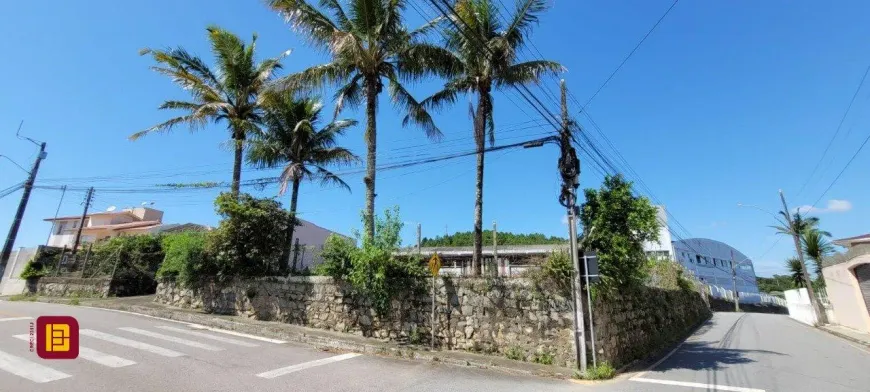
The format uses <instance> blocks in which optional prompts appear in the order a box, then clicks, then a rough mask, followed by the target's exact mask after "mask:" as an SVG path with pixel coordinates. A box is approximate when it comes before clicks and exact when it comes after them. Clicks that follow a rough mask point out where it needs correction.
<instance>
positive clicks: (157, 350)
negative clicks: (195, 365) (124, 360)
mask: <svg viewBox="0 0 870 392" xmlns="http://www.w3.org/2000/svg"><path fill="white" fill-rule="evenodd" d="M79 334H82V335H84V336H90V337H92V338H96V339H100V340H105V341H107V342H110V343H115V344H120V345H122V346H127V347H132V348H136V349H139V350H143V351H148V352H150V353H154V354H157V355H162V356H164V357H181V356H184V354H182V353H180V352H178V351H172V350H170V349H168V348H163V347H157V346H153V345H150V344H148V343H142V342H139V341H135V340H131V339H127V338H122V337H120V336H115V335H110V334H107V333H105V332H100V331H94V330H92V329H83V330H80V331H79Z"/></svg>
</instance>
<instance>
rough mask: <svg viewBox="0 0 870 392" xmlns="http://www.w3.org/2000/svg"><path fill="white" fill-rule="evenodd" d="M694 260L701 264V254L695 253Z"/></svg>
mask: <svg viewBox="0 0 870 392" xmlns="http://www.w3.org/2000/svg"><path fill="white" fill-rule="evenodd" d="M695 260H697V261H698V264H701V255H695Z"/></svg>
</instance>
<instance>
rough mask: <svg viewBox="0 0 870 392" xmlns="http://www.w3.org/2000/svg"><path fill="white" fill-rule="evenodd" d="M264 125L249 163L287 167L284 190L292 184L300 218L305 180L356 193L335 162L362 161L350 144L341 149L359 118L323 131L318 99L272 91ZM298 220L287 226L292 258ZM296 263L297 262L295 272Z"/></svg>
mask: <svg viewBox="0 0 870 392" xmlns="http://www.w3.org/2000/svg"><path fill="white" fill-rule="evenodd" d="M264 108H265V113H264V116H263V123H264V125H265V128H266V132H264V133H263V134H261V135H259V136H258V137H256V138H254V140H253V141H252V142H251V145H250V148H249V150H248V162H249V163H251V164H252V165H254V166H256V167H260V168H265V167H267V168H273V167H278V166H283V169H282V170H281V177H280V188H279V191H278V193H279V194H281V195H283V194H284V193H285V192H286V191H287V188H288V186H289V187H290V188H291V193H290V216H292V217H293V219H294V222H295V220H296V208H297V201H298V198H299V186H300V184H301V183H302V181H304V180H309V181H315V180H319V181H320V184H321V185H329V184H333V185H337V186H339V187H342V188H345V189H347V190H348V191H350V187H349V186H348V185H347V183H345V182H344V181H343V180H342V179H341V178H339V177H338V176H337V175H336V174H335V173H333V172H331V171H330V170H329V169H327V166H330V165H346V164H350V163H353V162H356V161H358V160H359V158H357V157H356V156H355V155H353V153H351V152H350V151H349V150H348V149H346V148H344V147H338V142H337V140H336V138H337V137H338V136H341V135H343V134H344V131H345V130H346V129H348V128H350V127H352V126H354V125H356V124H357V122H356V121H355V120H334V121H332V122H330V123H329V124H327V125H326V126H324V127H323V128H320V129H317V126H318V123H319V122H320V118H321V110H322V109H323V105H322V104H321V103H320V102H319V101H318V100H317V99H312V98H305V99H297V98H296V97H295V96H294V94H293V92H290V91H283V92H275V93H269V94H267V95H266V99H265V100H264ZM295 226H296V225H295V224H292V225H290V226H289V227H288V229H287V250H286V251H285V254H284V255H283V257H282V259H283V260H288V259H289V255H290V254H291V251H292V247H293V230H294V228H295ZM295 269H296V265H295V264H294V265H293V270H295Z"/></svg>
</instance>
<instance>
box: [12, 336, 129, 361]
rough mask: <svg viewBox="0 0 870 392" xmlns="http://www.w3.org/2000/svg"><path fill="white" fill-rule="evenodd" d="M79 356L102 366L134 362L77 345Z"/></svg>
mask: <svg viewBox="0 0 870 392" xmlns="http://www.w3.org/2000/svg"><path fill="white" fill-rule="evenodd" d="M14 338H16V339H21V340H24V341H29V340H30V335H15V336H14ZM79 358H81V359H84V360H87V361H91V362H96V363H98V364H100V365H103V366H108V367H113V368H119V367H124V366H130V365H135V364H136V362H133V361H131V360H129V359H124V358H121V357H116V356H114V355H109V354H106V353H103V352H100V351H97V350H93V349H90V348H87V347H82V346H79Z"/></svg>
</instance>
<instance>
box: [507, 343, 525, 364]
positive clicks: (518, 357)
mask: <svg viewBox="0 0 870 392" xmlns="http://www.w3.org/2000/svg"><path fill="white" fill-rule="evenodd" d="M504 356H505V357H506V358H507V359H513V360H514V361H525V360H526V353H525V351H523V349H521V348H519V347H518V346H510V347H508V349H507V350H506V351H505V352H504Z"/></svg>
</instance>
